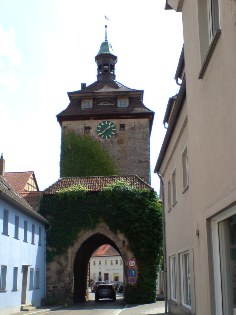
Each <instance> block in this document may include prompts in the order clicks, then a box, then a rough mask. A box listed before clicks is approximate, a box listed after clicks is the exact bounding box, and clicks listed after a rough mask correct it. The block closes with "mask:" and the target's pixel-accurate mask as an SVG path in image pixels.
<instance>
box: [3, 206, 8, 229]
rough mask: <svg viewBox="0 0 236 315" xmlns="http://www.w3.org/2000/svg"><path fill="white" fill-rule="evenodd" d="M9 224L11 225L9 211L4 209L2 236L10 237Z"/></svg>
mask: <svg viewBox="0 0 236 315" xmlns="http://www.w3.org/2000/svg"><path fill="white" fill-rule="evenodd" d="M8 223H9V210H6V209H4V211H3V227H2V234H4V235H8Z"/></svg>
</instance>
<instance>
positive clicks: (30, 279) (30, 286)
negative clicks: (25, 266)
mask: <svg viewBox="0 0 236 315" xmlns="http://www.w3.org/2000/svg"><path fill="white" fill-rule="evenodd" d="M33 289H34V268H30V274H29V290H33Z"/></svg>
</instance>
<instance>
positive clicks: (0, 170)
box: [0, 153, 5, 176]
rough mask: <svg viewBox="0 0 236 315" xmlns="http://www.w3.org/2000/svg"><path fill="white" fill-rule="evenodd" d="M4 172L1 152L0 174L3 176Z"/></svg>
mask: <svg viewBox="0 0 236 315" xmlns="http://www.w3.org/2000/svg"><path fill="white" fill-rule="evenodd" d="M4 174H5V160H4V158H3V153H2V154H1V158H0V175H2V176H4Z"/></svg>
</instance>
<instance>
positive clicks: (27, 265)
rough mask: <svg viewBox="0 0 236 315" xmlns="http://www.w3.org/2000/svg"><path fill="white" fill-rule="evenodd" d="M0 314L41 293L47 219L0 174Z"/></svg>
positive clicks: (35, 300)
mask: <svg viewBox="0 0 236 315" xmlns="http://www.w3.org/2000/svg"><path fill="white" fill-rule="evenodd" d="M0 192H1V193H0V229H1V234H0V314H2V315H8V314H12V313H16V312H19V311H20V309H21V306H22V305H33V306H39V305H41V299H42V298H44V297H45V276H46V275H45V258H46V257H45V246H46V244H45V242H46V241H45V225H46V223H47V221H46V220H45V219H44V218H43V217H42V216H41V215H39V214H38V213H37V212H35V211H34V210H33V209H32V207H31V206H30V205H29V204H28V203H27V202H26V201H25V200H24V199H23V198H22V197H20V196H19V195H18V194H17V192H16V191H15V190H14V189H13V188H12V187H11V186H10V184H9V183H8V182H7V181H6V179H5V178H4V177H3V176H0Z"/></svg>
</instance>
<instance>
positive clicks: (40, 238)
mask: <svg viewBox="0 0 236 315" xmlns="http://www.w3.org/2000/svg"><path fill="white" fill-rule="evenodd" d="M41 245H42V229H41V227H39V246H41Z"/></svg>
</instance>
